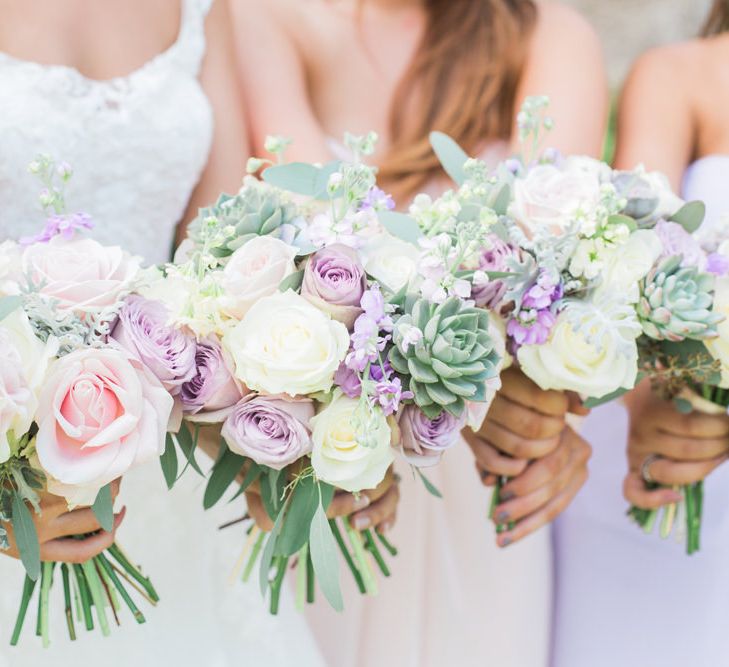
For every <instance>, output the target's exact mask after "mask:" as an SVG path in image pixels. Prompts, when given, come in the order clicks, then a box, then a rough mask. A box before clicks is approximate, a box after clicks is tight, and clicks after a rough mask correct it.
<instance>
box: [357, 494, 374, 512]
mask: <svg viewBox="0 0 729 667" xmlns="http://www.w3.org/2000/svg"><path fill="white" fill-rule="evenodd" d="M369 506H370V499H369V498H368V497H367V496H365V495H361V496H360V497H359V498H357V499H356V500H355V501H354V509H355V511H357V510H363V509H364V508H365V507H369Z"/></svg>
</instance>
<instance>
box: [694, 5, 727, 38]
mask: <svg viewBox="0 0 729 667" xmlns="http://www.w3.org/2000/svg"><path fill="white" fill-rule="evenodd" d="M727 30H729V0H714V4H713V6H712V7H711V11H710V12H709V17H708V18H707V19H706V23H705V24H704V27H703V29H702V31H701V36H702V37H711V36H712V35H718V34H720V33H722V32H726V31H727Z"/></svg>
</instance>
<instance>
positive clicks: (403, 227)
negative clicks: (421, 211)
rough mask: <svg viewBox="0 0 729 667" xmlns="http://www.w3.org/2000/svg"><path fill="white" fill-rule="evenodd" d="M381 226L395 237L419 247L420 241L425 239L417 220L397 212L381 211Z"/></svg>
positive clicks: (379, 213) (379, 214)
mask: <svg viewBox="0 0 729 667" xmlns="http://www.w3.org/2000/svg"><path fill="white" fill-rule="evenodd" d="M377 215H378V217H379V219H380V224H381V225H382V226H383V227H384V228H385V229H386V230H387V231H388V232H389V233H390V234H392V235H393V236H394V237H396V238H398V239H400V240H402V241H406V242H407V243H412V244H413V245H417V243H418V240H419V239H422V238H423V232H422V231H420V227H419V226H418V223H417V222H416V221H415V218H412V217H411V216H409V215H406V214H405V213H398V212H397V211H379V212H378V214H377Z"/></svg>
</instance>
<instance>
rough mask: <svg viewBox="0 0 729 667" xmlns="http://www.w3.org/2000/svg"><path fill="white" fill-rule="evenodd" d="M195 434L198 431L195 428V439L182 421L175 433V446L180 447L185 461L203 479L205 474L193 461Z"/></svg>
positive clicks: (195, 446) (195, 447)
mask: <svg viewBox="0 0 729 667" xmlns="http://www.w3.org/2000/svg"><path fill="white" fill-rule="evenodd" d="M197 434H198V431H197V427H196V431H195V438H193V437H192V434H191V433H190V429H189V428H188V426H187V424H186V423H185V422H184V421H183V422H182V425H181V426H180V430H179V431H178V432H177V444H178V445H179V446H180V449H181V450H182V453H183V454H184V455H185V459H187V463H188V465H189V466H190V467H192V469H193V470H194V471H195V472H197V473H198V475H201V476H202V477H205V474H204V473H203V471H202V470H201V469H200V466H199V465H198V463H197V461H196V460H195V449H197Z"/></svg>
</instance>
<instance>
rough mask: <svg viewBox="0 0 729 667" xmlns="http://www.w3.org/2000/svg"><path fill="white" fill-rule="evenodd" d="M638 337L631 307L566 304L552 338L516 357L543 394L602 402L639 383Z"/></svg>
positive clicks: (638, 326) (603, 302) (610, 304)
mask: <svg viewBox="0 0 729 667" xmlns="http://www.w3.org/2000/svg"><path fill="white" fill-rule="evenodd" d="M639 334H640V325H639V324H638V322H637V320H636V318H635V314H634V312H633V309H632V308H631V307H629V306H625V305H620V304H616V303H608V302H606V301H600V302H598V303H595V304H593V303H590V302H583V301H568V302H567V305H566V307H565V309H564V310H563V311H562V312H561V313H560V314H559V315H558V317H557V321H556V323H555V325H554V327H553V328H552V331H551V333H550V336H549V340H548V341H547V342H546V343H544V344H543V345H524V346H522V347H521V348H519V351H518V352H517V359H518V361H519V364H520V365H521V368H522V370H523V371H524V373H525V374H526V375H527V376H528V377H530V378H531V379H532V380H533V381H534V382H536V383H537V384H538V385H539V386H540V387H541V388H542V389H544V390H548V389H556V390H560V391H575V392H577V393H578V394H581V395H582V396H585V397H592V398H601V397H603V396H606V395H607V394H611V393H612V392H614V391H617V390H618V389H621V388H624V389H631V388H632V387H633V385H634V384H635V380H636V376H637V373H638V347H637V345H636V342H635V339H636V338H637V337H638V335H639Z"/></svg>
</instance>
